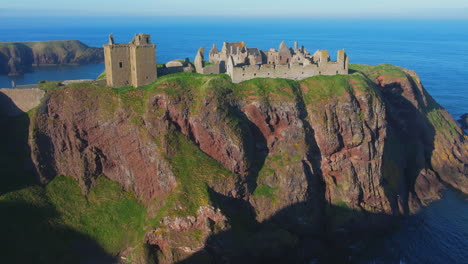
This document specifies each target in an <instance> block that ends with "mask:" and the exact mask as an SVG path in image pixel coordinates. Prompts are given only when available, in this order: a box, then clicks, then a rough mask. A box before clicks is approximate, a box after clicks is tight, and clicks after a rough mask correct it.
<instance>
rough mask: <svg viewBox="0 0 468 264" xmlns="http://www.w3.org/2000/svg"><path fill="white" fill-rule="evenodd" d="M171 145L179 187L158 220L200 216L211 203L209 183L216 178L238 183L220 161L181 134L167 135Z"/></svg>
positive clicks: (170, 158)
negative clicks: (201, 209)
mask: <svg viewBox="0 0 468 264" xmlns="http://www.w3.org/2000/svg"><path fill="white" fill-rule="evenodd" d="M167 140H168V144H169V145H170V146H171V151H170V153H173V155H171V156H170V157H168V160H169V163H170V164H171V165H172V168H173V171H174V174H175V176H176V180H177V183H178V184H177V187H176V189H175V190H174V192H173V193H172V194H170V197H169V198H168V201H167V202H166V206H163V208H162V209H161V210H160V211H159V212H158V216H157V220H156V221H155V222H158V220H159V219H161V218H162V217H164V216H167V215H172V216H187V215H196V212H197V210H198V209H199V207H200V206H203V205H209V204H210V196H209V193H208V187H209V184H210V183H212V182H213V181H214V180H215V179H225V180H227V181H234V180H235V179H236V177H235V175H234V174H232V173H231V172H230V171H228V170H226V169H225V168H224V167H223V166H221V164H219V163H218V162H217V161H216V160H214V159H212V158H210V157H209V156H207V155H206V154H205V153H203V152H202V151H201V150H200V149H199V148H198V147H197V146H195V145H194V143H193V142H191V141H190V140H189V139H188V138H187V137H185V136H184V135H182V134H181V133H179V132H174V133H170V134H169V135H168V136H167Z"/></svg>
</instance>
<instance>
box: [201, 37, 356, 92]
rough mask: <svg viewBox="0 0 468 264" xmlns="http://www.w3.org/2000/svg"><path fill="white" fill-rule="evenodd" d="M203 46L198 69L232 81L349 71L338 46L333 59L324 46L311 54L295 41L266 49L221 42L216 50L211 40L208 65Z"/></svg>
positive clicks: (300, 76) (301, 77) (345, 56)
mask: <svg viewBox="0 0 468 264" xmlns="http://www.w3.org/2000/svg"><path fill="white" fill-rule="evenodd" d="M203 53H204V49H203V48H200V49H199V50H198V52H197V55H196V57H195V61H194V64H195V68H196V71H197V72H198V73H203V74H208V73H209V74H217V73H227V74H228V75H229V76H230V77H231V79H232V81H233V82H234V83H239V82H242V81H246V80H250V79H253V78H286V79H293V80H302V79H305V78H308V77H311V76H314V75H335V74H348V64H349V59H348V56H347V55H346V53H345V51H344V50H339V51H338V55H337V60H336V61H331V60H330V55H329V54H328V51H326V50H317V51H316V52H315V53H314V54H313V55H311V54H310V53H309V52H308V51H307V49H305V48H304V47H303V46H302V47H299V45H298V43H297V42H294V48H289V47H288V46H286V44H285V43H284V41H283V42H282V43H281V44H280V46H279V49H278V50H275V49H270V50H267V51H262V50H259V49H258V48H248V47H247V46H246V44H245V42H224V44H223V48H222V50H221V51H219V50H218V49H217V48H216V45H215V44H213V47H212V49H211V50H210V52H209V62H210V65H206V63H205V61H204V54H203Z"/></svg>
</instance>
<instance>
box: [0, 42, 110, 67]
mask: <svg viewBox="0 0 468 264" xmlns="http://www.w3.org/2000/svg"><path fill="white" fill-rule="evenodd" d="M102 62H104V53H103V50H102V48H94V47H89V46H87V45H86V44H84V43H82V42H80V41H78V40H57V41H33V42H1V43H0V74H9V75H15V74H22V73H25V72H28V71H31V67H32V66H40V65H59V64H90V63H102Z"/></svg>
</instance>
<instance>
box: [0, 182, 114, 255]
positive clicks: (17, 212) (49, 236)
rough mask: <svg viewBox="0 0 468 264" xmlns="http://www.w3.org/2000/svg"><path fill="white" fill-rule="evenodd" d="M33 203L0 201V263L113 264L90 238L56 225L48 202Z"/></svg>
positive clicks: (54, 215)
mask: <svg viewBox="0 0 468 264" xmlns="http://www.w3.org/2000/svg"><path fill="white" fill-rule="evenodd" d="M36 191H37V192H39V190H36ZM34 202H37V203H38V204H32V203H25V202H20V201H15V202H13V201H5V200H3V201H0V211H1V212H2V217H0V233H1V234H2V238H1V240H0V256H1V262H2V263H44V264H45V263H83V264H84V263H86V264H98V263H116V259H115V258H114V257H112V256H110V255H108V254H106V253H105V251H104V250H103V249H102V248H101V247H100V246H99V245H98V244H97V243H96V242H94V241H93V240H92V239H91V238H90V237H88V236H86V235H83V234H81V233H79V232H77V231H74V230H72V229H70V228H67V227H66V226H62V225H59V224H57V223H58V222H59V217H60V216H59V214H58V212H57V211H56V210H55V209H54V208H53V207H52V206H49V205H47V202H45V203H43V202H42V201H34Z"/></svg>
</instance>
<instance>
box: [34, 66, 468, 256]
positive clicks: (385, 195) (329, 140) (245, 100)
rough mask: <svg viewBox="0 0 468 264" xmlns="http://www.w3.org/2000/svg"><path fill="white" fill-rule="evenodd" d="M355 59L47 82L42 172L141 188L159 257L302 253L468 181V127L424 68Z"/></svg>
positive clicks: (86, 183)
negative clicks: (317, 69) (343, 66)
mask: <svg viewBox="0 0 468 264" xmlns="http://www.w3.org/2000/svg"><path fill="white" fill-rule="evenodd" d="M352 70H353V71H354V73H353V74H351V75H336V76H316V77H312V78H309V79H306V80H303V81H301V82H295V81H291V80H280V79H253V80H250V81H247V82H243V83H240V84H236V85H234V84H232V83H231V82H230V80H229V78H228V77H222V76H202V75H185V74H184V75H173V76H168V77H167V78H163V79H160V80H158V81H157V82H156V83H154V85H153V86H154V87H153V88H150V89H145V90H142V89H136V90H132V91H128V92H126V93H116V92H113V91H112V90H109V89H107V88H103V87H98V86H96V85H95V86H92V85H90V87H85V85H80V86H71V87H65V88H63V89H59V90H54V91H49V93H48V95H47V100H45V102H44V104H43V105H42V107H41V108H40V109H38V110H37V113H36V114H35V115H34V118H33V121H32V124H31V136H30V142H31V144H30V145H31V148H32V157H33V161H34V162H35V164H36V169H37V172H38V175H39V177H40V179H41V181H42V182H43V183H47V181H48V180H50V179H51V178H53V177H54V176H55V175H58V174H62V175H68V176H73V177H74V178H76V179H78V180H79V181H80V183H81V185H82V187H83V189H84V190H85V191H86V190H87V189H88V188H89V187H90V186H92V185H93V182H94V179H95V178H96V177H97V176H98V175H101V174H103V175H105V176H106V177H108V178H110V179H112V180H114V181H117V182H119V183H120V185H121V186H122V187H123V188H125V189H128V190H132V191H134V192H135V193H136V195H137V197H138V198H140V199H141V200H142V201H143V202H144V203H145V204H146V205H147V206H148V210H149V212H150V214H151V215H152V217H154V218H155V219H156V220H157V221H156V222H155V224H154V226H152V227H151V229H149V230H146V238H145V241H146V243H148V244H150V245H152V246H154V247H156V248H158V250H160V251H161V255H160V258H159V260H160V263H173V262H177V261H188V263H196V262H197V261H198V262H200V263H207V262H214V263H219V262H223V263H225V262H227V263H236V262H239V261H242V262H244V263H258V262H261V261H277V260H281V259H282V258H283V257H287V259H288V260H291V259H297V260H305V259H308V258H310V257H311V255H310V254H318V255H320V254H321V250H320V248H322V249H323V248H325V247H324V246H323V245H324V244H323V243H325V242H323V241H335V242H333V243H335V245H336V244H338V245H340V246H343V244H345V243H347V242H348V241H349V240H350V239H352V238H353V237H356V235H355V234H359V236H362V234H363V233H366V234H367V233H371V231H373V230H377V229H381V228H388V227H389V226H391V225H392V224H393V223H394V221H393V220H394V218H395V217H396V216H400V215H406V214H410V213H414V212H416V211H417V210H418V209H419V208H420V207H421V206H423V205H426V204H428V203H429V202H430V201H431V200H434V199H438V198H440V193H441V190H442V189H443V188H444V186H446V185H447V184H448V185H451V186H453V187H454V188H456V189H459V190H461V191H462V192H465V193H468V181H467V177H468V170H467V168H468V165H467V164H468V137H467V136H466V134H464V132H463V131H462V130H461V129H460V128H459V127H458V126H457V125H456V123H455V121H454V120H453V119H452V118H451V117H450V115H449V114H448V113H447V112H446V111H445V110H444V109H443V108H442V107H441V106H440V105H438V104H437V103H436V102H435V101H434V99H432V98H431V97H430V95H429V94H427V92H426V91H425V90H424V88H423V86H422V84H421V82H420V80H419V78H418V77H417V75H416V74H415V73H414V72H412V71H409V70H406V69H402V68H399V67H395V66H391V65H379V66H365V65H354V66H353V69H352ZM353 234H354V235H353ZM324 236H325V237H328V239H327V240H317V238H323V237H324ZM311 238H312V242H310V241H311V240H310V239H311ZM338 238H339V239H338ZM314 239H315V240H314ZM307 241H309V242H307ZM317 241H319V242H317ZM308 243H311V244H312V245H313V246H311V244H308ZM304 247H307V248H309V249H310V248H311V247H313V248H314V250H312V251H311V250H305V249H304ZM327 247H328V245H327ZM311 252H312V253H311ZM322 253H323V252H322Z"/></svg>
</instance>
